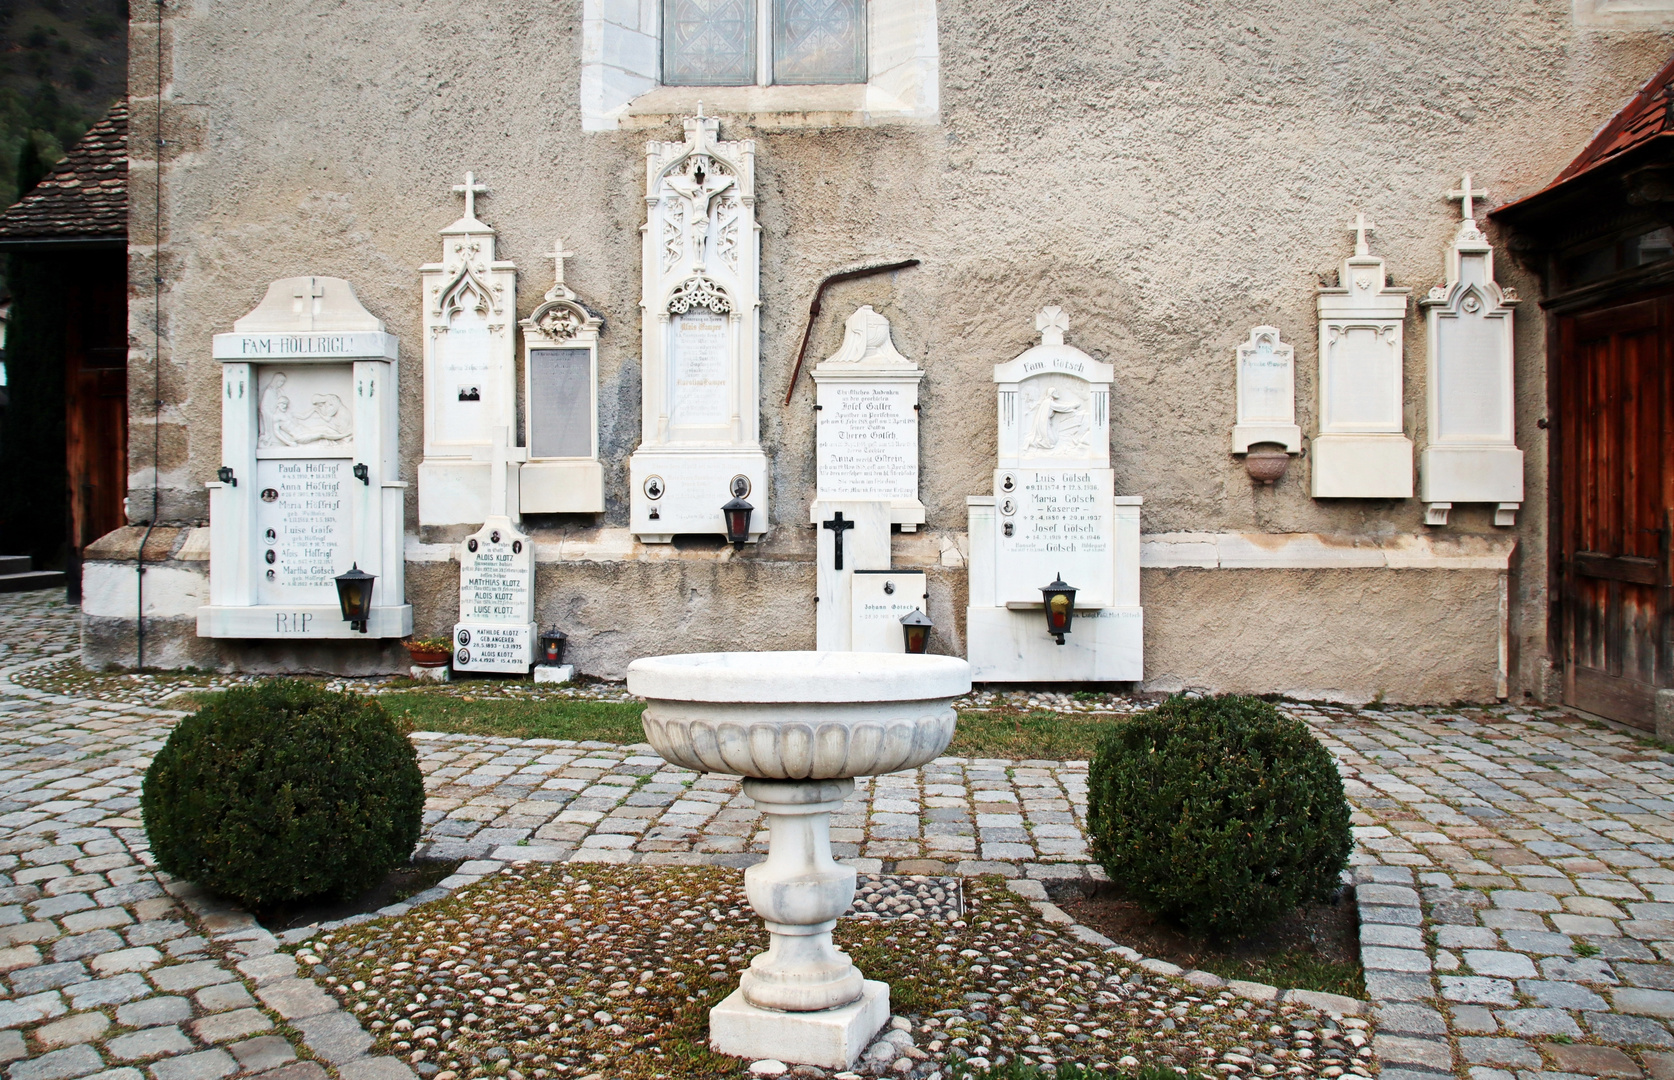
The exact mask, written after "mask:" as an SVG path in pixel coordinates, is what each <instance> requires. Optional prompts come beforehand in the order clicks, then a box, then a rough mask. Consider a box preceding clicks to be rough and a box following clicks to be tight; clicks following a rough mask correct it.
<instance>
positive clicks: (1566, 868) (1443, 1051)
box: [1291, 706, 1674, 1080]
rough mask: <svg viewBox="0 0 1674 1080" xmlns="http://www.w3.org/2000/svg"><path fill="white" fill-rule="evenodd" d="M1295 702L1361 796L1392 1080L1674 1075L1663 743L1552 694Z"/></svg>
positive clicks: (1673, 878) (1371, 959)
mask: <svg viewBox="0 0 1674 1080" xmlns="http://www.w3.org/2000/svg"><path fill="white" fill-rule="evenodd" d="M1291 709H1292V711H1293V712H1295V713H1296V714H1297V715H1299V716H1301V717H1302V718H1303V719H1306V720H1307V721H1309V722H1310V723H1311V724H1313V725H1314V727H1315V729H1316V730H1317V731H1318V732H1319V734H1320V736H1321V738H1322V739H1324V740H1325V741H1326V743H1327V745H1329V746H1330V747H1331V750H1332V752H1333V753H1335V754H1336V755H1337V758H1338V761H1339V762H1340V765H1341V767H1342V770H1343V774H1344V778H1345V783H1346V786H1347V789H1348V794H1349V798H1350V799H1351V800H1352V801H1353V803H1354V805H1355V807H1356V810H1357V813H1356V814H1355V821H1356V823H1357V826H1358V827H1357V828H1356V830H1355V831H1356V835H1357V837H1358V841H1359V842H1358V844H1357V850H1356V854H1355V861H1356V862H1357V863H1358V866H1357V867H1356V875H1357V879H1358V880H1359V881H1360V882H1361V883H1362V884H1360V886H1359V888H1358V895H1359V902H1360V913H1361V955H1362V958H1363V959H1364V962H1365V966H1366V982H1367V989H1368V991H1369V993H1370V996H1371V997H1372V998H1373V1000H1374V1001H1377V1002H1378V1003H1379V1004H1378V1008H1377V1010H1376V1015H1377V1020H1378V1029H1379V1034H1378V1036H1377V1038H1376V1044H1375V1045H1376V1049H1377V1053H1378V1057H1379V1059H1380V1060H1381V1061H1382V1062H1383V1073H1382V1075H1383V1077H1384V1080H1411V1078H1416V1077H1434V1076H1437V1075H1441V1074H1454V1075H1459V1076H1469V1077H1471V1078H1472V1080H1511V1078H1512V1077H1513V1076H1515V1077H1517V1078H1519V1080H1528V1078H1530V1077H1534V1076H1542V1077H1548V1078H1551V1077H1573V1078H1576V1080H1580V1078H1583V1077H1638V1076H1641V1075H1648V1076H1651V1077H1655V1078H1658V1080H1662V1078H1668V1077H1674V1053H1671V1052H1670V1051H1674V1036H1671V1035H1670V1031H1669V1026H1668V1021H1670V1020H1674V966H1671V965H1670V963H1669V961H1670V959H1674V797H1671V796H1674V755H1669V754H1665V753H1662V752H1660V751H1659V750H1657V749H1656V748H1654V747H1651V746H1648V745H1645V744H1643V743H1641V742H1639V741H1636V740H1635V739H1634V737H1633V736H1631V735H1628V734H1624V733H1622V732H1620V731H1616V730H1614V729H1610V728H1606V727H1605V726H1604V725H1601V724H1600V725H1595V724H1589V723H1586V722H1583V721H1581V720H1578V719H1576V718H1575V717H1573V716H1569V715H1567V714H1562V713H1557V712H1553V711H1543V712H1536V713H1533V714H1526V713H1516V712H1510V711H1508V710H1505V709H1497V710H1485V711H1474V710H1473V711H1471V712H1469V713H1450V712H1447V711H1444V710H1424V711H1422V712H1420V711H1387V712H1374V711H1370V710H1343V709H1330V708H1310V707H1307V706H1293V707H1291Z"/></svg>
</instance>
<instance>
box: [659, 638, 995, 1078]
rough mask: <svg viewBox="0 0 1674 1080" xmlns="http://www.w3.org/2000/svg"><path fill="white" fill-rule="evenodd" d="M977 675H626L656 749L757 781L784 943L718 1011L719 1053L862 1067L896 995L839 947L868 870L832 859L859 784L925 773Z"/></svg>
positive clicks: (664, 660)
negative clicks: (838, 929)
mask: <svg viewBox="0 0 1674 1080" xmlns="http://www.w3.org/2000/svg"><path fill="white" fill-rule="evenodd" d="M970 688H971V674H970V665H968V664H966V663H965V661H963V660H960V659H957V658H955V657H951V656H922V655H909V654H905V653H853V652H760V653H691V654H686V655H680V656H655V657H648V658H645V659H642V660H635V661H634V662H633V663H631V664H629V665H628V689H629V690H630V691H631V692H633V693H635V694H637V695H639V696H640V697H643V698H645V699H646V700H647V705H646V708H645V717H644V725H645V737H646V741H647V742H649V743H650V744H651V745H652V747H654V748H655V749H656V751H657V753H658V754H660V755H662V757H663V758H664V759H666V760H667V761H669V762H671V763H673V764H675V765H679V766H681V767H683V768H687V769H693V770H696V771H698V772H714V773H727V774H732V775H735V776H742V777H743V778H744V792H745V794H747V795H749V796H750V798H751V799H752V800H754V802H755V804H756V807H757V808H758V809H760V810H761V811H762V813H763V814H765V815H766V816H767V820H768V828H769V834H768V837H769V839H768V854H767V858H766V860H765V861H763V862H760V863H757V864H756V865H755V866H752V867H750V868H749V869H748V870H746V871H745V872H744V884H745V891H746V892H747V894H748V895H749V897H750V904H751V906H752V907H754V908H755V910H756V912H757V914H759V915H760V916H761V917H762V920H763V921H764V922H765V923H766V925H767V930H768V933H769V935H770V937H771V944H770V945H769V947H768V950H767V952H765V953H762V954H761V955H760V956H757V957H755V958H754V959H753V960H751V961H750V968H749V970H748V971H746V972H745V973H744V975H743V977H742V978H741V979H740V980H739V988H738V989H737V990H736V991H734V992H733V993H732V994H731V995H729V996H728V997H727V998H726V1000H724V1001H722V1002H721V1003H720V1004H719V1005H717V1006H715V1007H714V1008H713V1009H712V1010H710V1013H709V1042H710V1046H711V1047H712V1048H713V1049H715V1050H716V1051H718V1052H720V1053H724V1054H733V1055H736V1056H739V1057H745V1058H758V1059H759V1058H776V1059H778V1060H780V1061H787V1062H798V1063H806V1064H810V1065H819V1066H822V1067H824V1068H840V1069H841V1068H848V1067H849V1066H850V1065H853V1064H854V1062H855V1059H856V1058H858V1057H859V1055H860V1052H861V1050H863V1049H864V1048H865V1046H866V1044H867V1042H868V1041H869V1040H870V1039H871V1037H872V1036H873V1035H874V1034H875V1033H876V1032H877V1031H878V1029H879V1028H881V1027H882V1026H883V1025H884V1024H885V1023H886V1022H887V1021H888V1020H889V987H888V986H886V985H885V984H883V983H881V982H877V981H875V980H871V979H865V978H863V977H862V976H861V974H860V972H859V970H858V969H856V968H855V966H854V963H853V962H852V961H851V960H850V959H849V957H848V955H847V954H845V953H844V952H842V951H841V950H840V949H838V948H837V947H836V946H835V945H834V944H832V940H831V931H832V928H833V927H835V926H836V925H837V917H838V916H839V915H841V914H842V913H843V912H844V911H846V910H847V909H848V907H849V904H850V903H851V902H852V901H853V900H854V884H855V871H854V868H853V867H851V866H845V865H843V864H841V863H839V862H837V861H836V860H834V859H833V858H832V857H831V814H832V813H833V812H834V811H836V810H839V809H841V808H842V805H843V800H844V799H845V798H846V797H847V796H848V795H849V793H850V792H852V791H853V790H854V777H856V776H874V775H878V774H881V773H888V772H895V771H897V770H900V769H911V768H916V767H918V766H919V765H923V764H925V763H926V762H928V761H930V760H932V759H934V758H935V757H936V756H937V755H938V754H940V753H941V752H942V751H943V750H945V749H946V748H947V744H948V742H949V740H951V739H952V738H953V726H954V721H955V714H954V711H953V699H954V698H956V697H958V696H960V695H961V694H965V693H967V692H969V690H970Z"/></svg>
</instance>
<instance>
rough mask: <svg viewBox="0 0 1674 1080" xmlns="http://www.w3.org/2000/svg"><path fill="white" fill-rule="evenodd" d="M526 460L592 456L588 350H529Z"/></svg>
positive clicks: (589, 360) (591, 401) (589, 359)
mask: <svg viewBox="0 0 1674 1080" xmlns="http://www.w3.org/2000/svg"><path fill="white" fill-rule="evenodd" d="M528 408H529V456H530V457H531V458H561V457H589V456H591V454H592V453H593V358H592V351H591V350H589V349H531V350H529V403H528Z"/></svg>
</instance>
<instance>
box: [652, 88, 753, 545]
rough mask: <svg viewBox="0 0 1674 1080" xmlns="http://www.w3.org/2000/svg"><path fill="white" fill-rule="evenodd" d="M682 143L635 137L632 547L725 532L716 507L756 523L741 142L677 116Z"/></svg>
mask: <svg viewBox="0 0 1674 1080" xmlns="http://www.w3.org/2000/svg"><path fill="white" fill-rule="evenodd" d="M685 129H686V138H685V140H684V141H682V142H649V143H647V144H646V146H645V157H646V188H645V204H646V223H645V225H644V226H642V232H643V234H644V249H643V255H642V271H643V290H644V291H643V294H642V296H641V299H640V306H641V310H642V312H643V319H644V332H643V337H644V349H645V373H644V389H643V396H642V399H641V404H640V409H641V419H642V429H641V430H642V432H643V435H642V439H641V442H640V445H639V449H637V450H635V451H634V453H633V456H632V457H630V458H629V461H628V475H629V482H630V485H631V487H630V491H629V527H630V529H631V531H632V532H633V533H634V535H635V536H637V537H638V538H639V539H640V540H641V541H643V542H644V543H648V544H652V543H668V542H670V541H672V540H673V539H674V537H675V536H676V535H677V534H680V533H711V534H721V535H724V534H725V533H726V525H725V521H724V518H723V515H722V513H721V508H722V507H723V506H725V505H726V504H727V502H729V501H730V500H732V499H734V498H739V499H743V500H745V501H747V502H749V503H750V504H751V506H752V507H754V513H753V514H752V515H751V517H750V528H749V534H750V540H751V541H752V542H753V541H756V540H759V539H760V538H761V536H762V534H763V533H765V532H766V531H767V526H768V504H767V496H768V491H767V454H766V453H765V452H764V451H763V450H762V447H761V434H760V432H761V407H760V391H761V330H760V310H759V309H760V307H761V298H760V282H759V276H760V273H759V267H760V255H761V236H760V229H759V227H758V226H757V225H756V211H755V202H756V197H755V157H756V145H755V143H754V142H753V141H749V140H745V141H741V142H722V141H720V139H719V122H718V121H717V120H716V119H715V118H714V117H706V116H701V115H700V116H695V117H688V118H687V119H686V122H685Z"/></svg>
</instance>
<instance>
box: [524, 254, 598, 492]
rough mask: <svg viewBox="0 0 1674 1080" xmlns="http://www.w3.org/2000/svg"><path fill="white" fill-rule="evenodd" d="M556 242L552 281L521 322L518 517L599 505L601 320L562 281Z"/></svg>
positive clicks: (561, 259)
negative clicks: (521, 460) (521, 454)
mask: <svg viewBox="0 0 1674 1080" xmlns="http://www.w3.org/2000/svg"><path fill="white" fill-rule="evenodd" d="M570 254H571V253H570V252H568V251H565V250H564V242H563V241H562V240H559V241H555V242H554V244H553V246H552V254H551V259H552V261H553V277H554V280H553V284H552V288H550V289H548V290H547V291H546V298H545V300H543V301H542V303H541V304H540V306H539V307H537V308H535V310H534V311H532V312H530V314H529V317H528V318H527V319H524V320H523V321H522V322H521V323H520V324H519V325H520V326H522V327H523V401H524V432H525V436H524V440H523V446H524V449H525V451H526V454H527V461H525V462H524V463H523V465H522V466H521V467H520V468H519V469H518V509H519V510H520V511H521V512H522V513H525V514H597V513H600V512H602V511H603V510H604V467H603V466H602V465H600V464H599V391H598V386H599V330H600V328H601V327H602V326H603V325H604V322H603V320H602V319H600V318H599V317H598V316H597V315H595V314H594V313H593V312H592V311H590V310H588V308H587V307H586V305H584V304H582V302H581V301H580V300H579V299H577V298H576V295H575V293H574V292H573V291H571V289H570V288H569V286H567V285H565V284H564V260H565V259H567V258H569V256H570Z"/></svg>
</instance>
